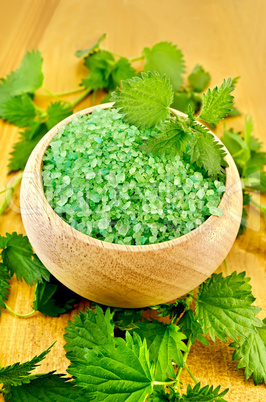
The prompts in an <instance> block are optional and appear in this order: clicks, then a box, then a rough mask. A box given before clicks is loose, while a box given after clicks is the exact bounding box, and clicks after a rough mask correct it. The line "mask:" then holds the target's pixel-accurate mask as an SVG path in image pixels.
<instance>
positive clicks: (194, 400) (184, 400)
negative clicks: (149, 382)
mask: <svg viewBox="0 0 266 402" xmlns="http://www.w3.org/2000/svg"><path fill="white" fill-rule="evenodd" d="M220 388H221V386H220V385H219V386H218V387H217V388H215V389H214V388H213V386H210V385H206V386H205V387H201V385H200V383H198V384H196V385H195V387H194V388H192V387H191V385H188V387H187V391H186V394H183V395H182V396H180V394H179V393H178V392H176V391H175V390H173V389H172V388H170V392H169V393H166V392H165V391H164V390H160V391H155V392H154V393H153V394H152V395H151V396H150V397H149V398H148V399H147V401H149V402H226V401H225V399H223V398H222V397H223V396H225V395H226V394H227V392H228V391H229V389H225V390H224V391H222V392H220ZM219 392H220V393H219Z"/></svg>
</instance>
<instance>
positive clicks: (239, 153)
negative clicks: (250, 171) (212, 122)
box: [221, 128, 250, 173]
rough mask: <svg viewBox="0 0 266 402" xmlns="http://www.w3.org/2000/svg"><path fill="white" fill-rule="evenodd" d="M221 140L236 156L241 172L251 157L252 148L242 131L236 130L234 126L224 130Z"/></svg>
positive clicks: (234, 156) (233, 155)
mask: <svg viewBox="0 0 266 402" xmlns="http://www.w3.org/2000/svg"><path fill="white" fill-rule="evenodd" d="M221 141H222V142H223V144H224V145H225V146H226V148H227V149H228V151H229V152H230V154H231V155H232V157H233V158H234V161H235V163H236V165H237V167H238V169H239V170H240V173H241V172H242V169H243V168H244V167H245V164H246V162H247V161H248V160H249V158H250V149H249V148H248V146H247V144H246V142H245V141H244V139H243V138H242V137H241V133H240V132H238V133H236V132H234V129H233V128H230V129H229V130H224V132H223V136H222V138H221Z"/></svg>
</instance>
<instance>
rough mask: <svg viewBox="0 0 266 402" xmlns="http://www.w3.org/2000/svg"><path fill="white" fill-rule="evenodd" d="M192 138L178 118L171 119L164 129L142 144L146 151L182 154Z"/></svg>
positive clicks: (158, 153) (160, 153)
mask: <svg viewBox="0 0 266 402" xmlns="http://www.w3.org/2000/svg"><path fill="white" fill-rule="evenodd" d="M190 140H191V134H190V133H189V132H185V131H184V130H183V127H182V125H181V123H180V122H179V121H178V120H170V121H168V122H167V123H165V124H164V126H163V128H162V131H161V133H160V134H159V135H157V136H156V137H153V138H151V139H149V140H148V141H146V142H145V143H144V144H143V145H141V146H140V149H141V150H142V151H144V152H146V153H147V154H148V153H153V154H154V155H162V154H164V153H165V154H168V155H176V154H179V155H182V154H183V153H184V152H185V150H186V147H187V145H188V143H189V141H190Z"/></svg>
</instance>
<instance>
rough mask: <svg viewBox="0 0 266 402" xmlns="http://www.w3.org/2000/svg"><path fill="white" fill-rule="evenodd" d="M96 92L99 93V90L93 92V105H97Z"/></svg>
mask: <svg viewBox="0 0 266 402" xmlns="http://www.w3.org/2000/svg"><path fill="white" fill-rule="evenodd" d="M96 93H97V91H93V92H92V104H93V106H95V105H96Z"/></svg>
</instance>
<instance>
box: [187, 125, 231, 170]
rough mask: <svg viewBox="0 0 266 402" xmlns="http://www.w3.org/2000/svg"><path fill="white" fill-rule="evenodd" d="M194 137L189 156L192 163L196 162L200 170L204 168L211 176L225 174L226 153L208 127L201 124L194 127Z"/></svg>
mask: <svg viewBox="0 0 266 402" xmlns="http://www.w3.org/2000/svg"><path fill="white" fill-rule="evenodd" d="M193 131H194V136H193V138H192V141H191V142H190V144H189V151H188V154H189V155H190V157H191V163H193V162H196V164H197V165H198V166H199V167H200V168H204V169H205V170H206V171H207V172H208V174H209V175H210V176H214V177H215V176H217V175H218V174H224V170H223V167H225V166H228V165H227V162H226V161H225V160H224V157H225V155H226V152H225V151H224V150H223V146H222V145H221V144H220V143H219V142H218V141H216V140H215V138H214V136H213V135H212V134H211V133H210V132H209V130H208V129H207V128H206V127H203V126H201V125H199V124H197V123H196V124H194V125H193Z"/></svg>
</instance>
